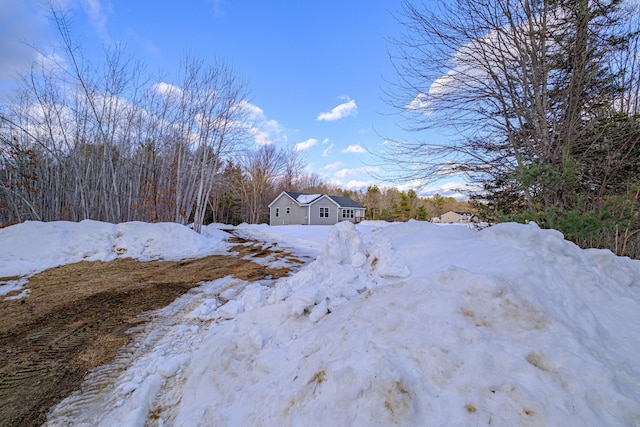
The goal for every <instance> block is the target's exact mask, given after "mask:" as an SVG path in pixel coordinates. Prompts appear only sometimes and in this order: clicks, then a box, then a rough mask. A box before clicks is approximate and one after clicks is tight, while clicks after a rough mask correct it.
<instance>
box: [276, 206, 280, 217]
mask: <svg viewBox="0 0 640 427" xmlns="http://www.w3.org/2000/svg"><path fill="white" fill-rule="evenodd" d="M279 216H280V208H276V218H277V217H279Z"/></svg>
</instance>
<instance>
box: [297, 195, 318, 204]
mask: <svg viewBox="0 0 640 427" xmlns="http://www.w3.org/2000/svg"><path fill="white" fill-rule="evenodd" d="M320 196H322V194H300V195H299V196H298V197H297V198H296V200H297V201H298V202H300V203H302V204H306V203H310V202H313V201H314V200H315V199H317V198H318V197H320Z"/></svg>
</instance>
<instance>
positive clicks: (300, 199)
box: [284, 191, 365, 209]
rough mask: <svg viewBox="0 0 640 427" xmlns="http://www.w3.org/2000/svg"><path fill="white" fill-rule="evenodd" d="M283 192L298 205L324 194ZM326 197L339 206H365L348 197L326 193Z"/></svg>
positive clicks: (362, 207) (313, 200)
mask: <svg viewBox="0 0 640 427" xmlns="http://www.w3.org/2000/svg"><path fill="white" fill-rule="evenodd" d="M284 193H285V194H286V195H287V196H289V197H291V198H292V199H293V200H295V201H296V202H297V203H298V204H299V205H309V204H311V203H313V202H315V201H316V200H318V199H320V198H321V197H324V196H325V195H324V194H307V193H297V192H295V191H285V192H284ZM326 197H328V198H329V199H331V200H332V201H333V202H334V203H336V204H337V205H338V206H339V207H341V208H354V209H364V208H365V207H364V206H362V205H361V204H360V203H358V202H356V201H354V200H352V199H350V198H349V197H341V196H329V195H327V196H326Z"/></svg>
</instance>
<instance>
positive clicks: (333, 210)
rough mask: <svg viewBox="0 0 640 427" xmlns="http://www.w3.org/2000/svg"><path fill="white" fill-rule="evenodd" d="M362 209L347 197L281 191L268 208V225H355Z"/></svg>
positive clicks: (361, 218) (359, 219)
mask: <svg viewBox="0 0 640 427" xmlns="http://www.w3.org/2000/svg"><path fill="white" fill-rule="evenodd" d="M364 211H365V207H364V206H362V205H361V204H359V203H358V202H355V201H354V200H351V199H350V198H348V197H339V196H329V195H326V194H306V193H296V192H293V191H283V192H282V193H280V194H279V195H278V197H276V198H275V199H274V200H273V202H271V203H270V204H269V224H270V225H291V224H300V225H333V224H337V223H338V222H340V221H351V222H353V223H358V222H360V221H362V220H363V219H364Z"/></svg>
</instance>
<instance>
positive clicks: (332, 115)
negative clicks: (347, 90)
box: [317, 99, 358, 122]
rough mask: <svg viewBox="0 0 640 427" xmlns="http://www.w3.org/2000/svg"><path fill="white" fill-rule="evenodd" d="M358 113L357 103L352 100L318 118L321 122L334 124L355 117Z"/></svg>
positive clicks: (321, 114)
mask: <svg viewBox="0 0 640 427" xmlns="http://www.w3.org/2000/svg"><path fill="white" fill-rule="evenodd" d="M357 112H358V106H357V105H356V101H355V100H353V99H350V100H349V101H347V102H345V103H343V104H340V105H338V106H336V107H334V108H333V109H332V110H331V111H329V112H326V113H320V114H319V115H318V117H317V120H319V121H327V122H333V121H335V120H340V119H343V118H345V117H349V116H353V115H354V114H356V113H357Z"/></svg>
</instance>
